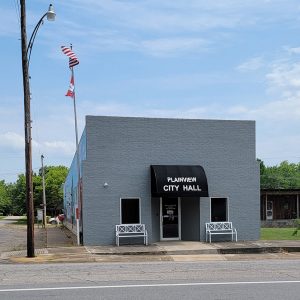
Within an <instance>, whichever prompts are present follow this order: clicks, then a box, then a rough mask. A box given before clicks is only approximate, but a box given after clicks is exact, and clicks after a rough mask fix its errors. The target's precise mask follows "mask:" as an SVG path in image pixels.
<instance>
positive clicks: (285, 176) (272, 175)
mask: <svg viewBox="0 0 300 300" xmlns="http://www.w3.org/2000/svg"><path fill="white" fill-rule="evenodd" d="M259 161H260V160H259ZM260 186H261V188H264V189H266V188H268V189H295V188H300V163H298V164H295V163H289V162H287V161H283V162H281V163H280V164H279V165H278V166H272V167H267V166H265V165H264V163H263V161H260Z"/></svg>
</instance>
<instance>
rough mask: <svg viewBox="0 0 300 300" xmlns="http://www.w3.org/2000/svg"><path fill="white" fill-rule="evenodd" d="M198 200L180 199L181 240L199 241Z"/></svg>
mask: <svg viewBox="0 0 300 300" xmlns="http://www.w3.org/2000/svg"><path fill="white" fill-rule="evenodd" d="M199 205H200V198H181V239H182V240H183V241H199V234H200V229H199V225H200V210H199V209H200V206H199Z"/></svg>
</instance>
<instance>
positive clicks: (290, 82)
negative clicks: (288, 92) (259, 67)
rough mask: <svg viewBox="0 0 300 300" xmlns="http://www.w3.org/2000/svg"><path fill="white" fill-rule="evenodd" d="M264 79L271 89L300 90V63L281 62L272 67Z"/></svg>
mask: <svg viewBox="0 0 300 300" xmlns="http://www.w3.org/2000/svg"><path fill="white" fill-rule="evenodd" d="M266 79H267V80H268V83H269V85H270V87H271V88H273V89H278V88H280V89H294V88H297V89H298V88H300V63H293V62H289V61H287V62H281V63H275V64H274V65H273V66H272V70H271V72H270V73H268V74H267V75H266Z"/></svg>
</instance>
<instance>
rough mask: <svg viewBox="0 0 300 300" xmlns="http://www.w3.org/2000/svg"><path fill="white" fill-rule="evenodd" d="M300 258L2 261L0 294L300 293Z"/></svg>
mask: <svg viewBox="0 0 300 300" xmlns="http://www.w3.org/2000/svg"><path fill="white" fill-rule="evenodd" d="M299 270H300V260H266V261H264V260H260V261H218V262H190V263H182V262H181V263H179V262H155V263H154V262H152V263H124V264H120V263H105V264H102V263H101V264H99V263H85V264H51V265H50V264H38V265H34V264H27V265H13V264H7V265H6V264H3V265H0V299H1V300H2V299H72V300H74V299H85V300H87V299H264V300H267V299H289V298H290V299H299V295H300V271H299Z"/></svg>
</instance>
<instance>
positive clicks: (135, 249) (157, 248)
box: [85, 240, 300, 255]
mask: <svg viewBox="0 0 300 300" xmlns="http://www.w3.org/2000/svg"><path fill="white" fill-rule="evenodd" d="M85 248H86V249H87V251H88V252H89V253H91V254H96V255H195V254H243V253H276V252H282V251H286V252H300V240H299V241H253V242H218V243H203V242H192V241H190V242H187V241H168V242H157V243H154V244H152V245H149V246H144V245H141V246H137V245H134V246H133V245H131V246H129V245H128V246H120V247H116V246H86V247H85Z"/></svg>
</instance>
